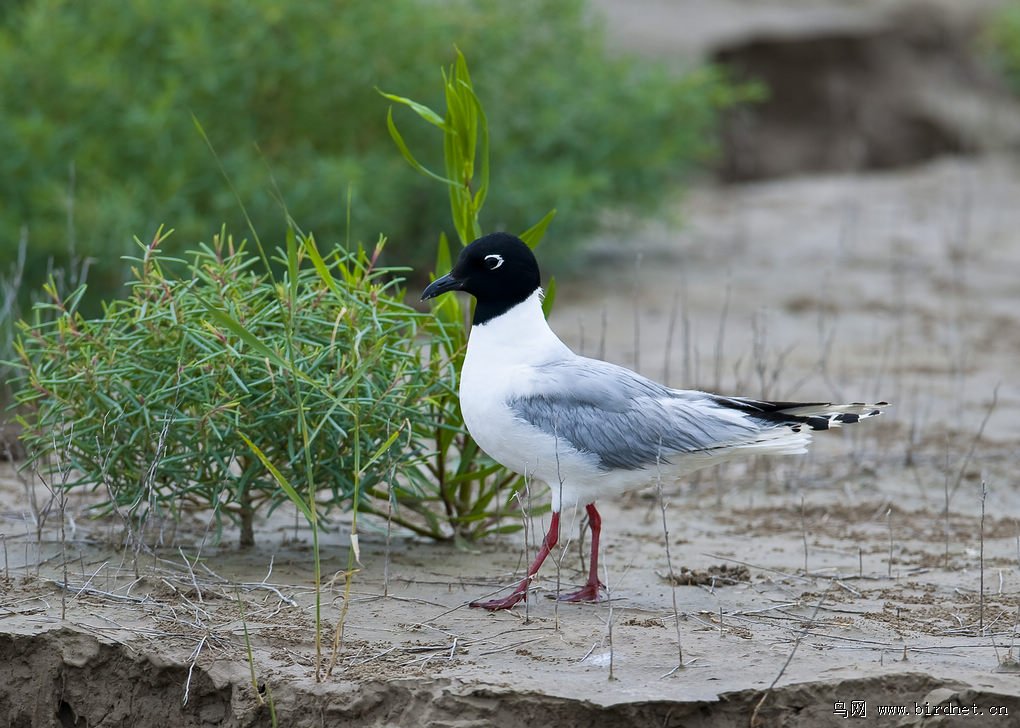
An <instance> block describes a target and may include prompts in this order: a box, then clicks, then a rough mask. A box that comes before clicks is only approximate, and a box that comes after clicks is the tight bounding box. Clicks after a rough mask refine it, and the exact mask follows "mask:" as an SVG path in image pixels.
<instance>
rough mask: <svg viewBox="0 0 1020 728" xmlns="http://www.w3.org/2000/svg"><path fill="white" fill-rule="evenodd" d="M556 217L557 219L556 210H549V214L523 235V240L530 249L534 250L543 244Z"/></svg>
mask: <svg viewBox="0 0 1020 728" xmlns="http://www.w3.org/2000/svg"><path fill="white" fill-rule="evenodd" d="M554 217H556V210H555V208H554V209H552V210H549V212H547V213H545V217H543V218H542V219H541V220H539V221H538V222H536V223H535V224H534V225H532V226H531V227H529V228H528V229H527V230H525V231H524V232H523V233H521V240H523V241H524V243H525V244H526V245H527V246H528V247H529V248H531V249H532V250H534V249H535V247H537V246H538V244H539V243H540V242H542V238H543V237H545V231H546V229H547V228H548V227H549V223H551V222H552V221H553V218H554Z"/></svg>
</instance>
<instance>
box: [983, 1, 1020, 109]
mask: <svg viewBox="0 0 1020 728" xmlns="http://www.w3.org/2000/svg"><path fill="white" fill-rule="evenodd" d="M982 35H983V37H982V45H983V46H984V47H985V48H986V49H987V50H988V52H989V55H990V57H991V61H992V63H993V64H994V65H995V66H997V67H998V69H999V71H1000V72H1001V73H1002V74H1003V76H1004V77H1005V79H1006V81H1007V82H1008V83H1009V85H1010V87H1011V88H1012V89H1013V93H1017V94H1020V2H1015V1H1014V2H1009V3H1006V4H1005V5H1003V6H1002V7H1001V8H1000V9H999V10H998V11H996V12H995V13H994V14H993V15H992V18H991V20H990V22H989V23H988V25H987V26H986V27H985V31H984V33H983V34H982Z"/></svg>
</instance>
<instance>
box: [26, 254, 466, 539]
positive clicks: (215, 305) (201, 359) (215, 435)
mask: <svg viewBox="0 0 1020 728" xmlns="http://www.w3.org/2000/svg"><path fill="white" fill-rule="evenodd" d="M163 242H164V236H157V237H156V238H154V239H153V241H152V243H151V244H149V245H145V246H142V247H143V254H142V257H141V258H136V259H134V260H133V273H134V280H133V282H132V284H131V295H130V296H129V297H128V298H126V299H123V300H117V301H113V302H112V303H109V304H106V305H104V309H103V314H102V316H101V317H99V318H95V319H88V318H85V317H83V316H82V315H81V314H80V313H79V312H78V310H77V307H78V304H79V302H80V300H81V297H82V294H83V293H84V288H79V289H78V290H77V291H76V292H75V293H74V294H73V295H72V296H71V297H70V298H68V299H66V300H61V299H60V297H59V296H57V295H56V294H55V289H54V287H53V285H52V284H49V285H48V286H47V291H48V292H49V293H50V294H52V298H51V301H50V302H49V303H47V304H42V305H39V306H37V308H36V316H37V318H36V321H35V322H34V324H33V325H29V324H22V325H21V329H22V332H21V335H20V337H19V340H18V342H17V349H18V352H19V355H20V359H21V367H22V368H21V371H20V375H19V377H20V378H19V380H18V381H16V385H20V386H19V387H18V392H17V401H18V404H19V405H20V407H21V412H22V413H23V414H22V416H21V417H20V418H19V419H20V420H21V422H22V424H23V426H24V427H25V436H24V439H25V442H26V445H27V448H28V450H29V452H30V454H31V456H32V459H33V460H32V463H31V464H32V465H33V467H35V468H36V469H38V470H40V471H41V472H42V473H43V474H44V476H45V477H48V478H49V479H50V480H51V481H53V482H54V483H55V484H57V485H59V486H61V487H63V488H67V489H71V488H78V487H87V488H91V489H95V490H97V491H98V493H99V494H100V496H101V497H100V499H99V500H100V506H99V508H100V509H101V510H107V511H109V510H115V511H117V512H118V513H120V514H121V515H123V516H125V517H130V518H131V519H132V520H133V521H136V522H137V521H141V522H145V521H146V520H148V519H151V518H153V517H159V518H164V517H170V518H175V517H177V516H178V515H179V514H180V512H181V511H183V510H187V509H209V508H213V509H215V513H216V517H217V522H219V517H220V515H221V514H227V515H228V516H229V517H230V518H231V519H233V520H235V521H238V522H239V523H240V524H241V541H242V544H250V543H251V542H252V538H253V534H252V530H251V525H252V516H253V513H254V512H255V511H256V510H258V509H259V508H261V507H263V506H268V507H270V508H272V507H275V506H276V505H277V504H279V503H281V502H284V501H286V500H287V499H288V498H291V497H292V495H293V494H292V493H289V492H287V491H285V490H283V489H281V488H280V487H278V483H277V481H276V480H275V479H274V476H273V474H271V473H270V472H268V471H267V468H266V467H264V463H263V462H260V458H261V457H263V456H264V457H265V459H266V460H268V461H269V462H270V463H271V464H272V465H273V466H274V467H275V468H276V470H277V471H278V473H280V474H282V475H283V476H284V477H285V478H287V480H288V481H289V482H290V483H295V484H296V485H295V487H298V486H301V487H305V486H306V484H312V493H311V496H310V497H311V501H312V503H313V504H314V503H317V506H318V508H317V509H316V510H321V511H323V512H325V511H328V510H329V508H331V507H334V506H337V505H344V506H350V505H351V504H352V502H353V501H354V500H355V494H356V492H357V493H361V492H364V490H366V489H369V490H375V489H383V490H388V488H389V486H390V484H392V483H396V482H399V481H400V476H401V475H402V474H403V473H404V472H405V471H407V470H408V469H412V468H414V467H415V465H416V463H417V461H418V459H419V458H420V457H423V456H424V455H426V454H427V449H426V448H425V447H423V446H422V445H421V443H420V442H419V441H417V440H414V439H413V438H412V437H411V430H412V427H411V424H412V421H414V424H415V425H416V426H419V427H420V425H419V423H418V422H417V419H420V418H422V417H424V416H426V415H427V410H426V409H423V408H422V406H421V405H422V402H427V401H428V400H429V399H430V398H431V397H432V396H433V394H434V393H435V392H437V391H443V392H445V391H446V389H448V384H447V383H445V382H443V381H434V380H432V379H429V378H427V377H425V376H423V372H424V371H425V367H424V364H423V362H422V352H421V347H420V344H419V343H418V342H417V341H416V336H417V331H418V327H419V325H421V324H422V323H423V321H425V320H426V319H428V318H430V317H428V316H426V315H423V314H420V313H417V312H416V311H414V310H413V309H411V308H409V307H408V306H406V305H405V304H403V303H402V300H401V299H402V296H403V292H402V291H401V290H400V289H399V288H398V286H397V283H396V279H395V278H394V276H393V274H394V271H392V270H386V269H382V268H378V267H376V260H377V258H378V254H379V251H380V249H381V246H380V248H377V249H376V250H375V252H374V253H373V254H372V255H371V256H368V255H366V254H365V252H364V251H362V250H359V251H357V252H352V253H342V252H339V251H337V252H334V253H333V254H331V255H330V256H327V258H326V259H325V260H322V259H321V258H319V256H318V255H317V249H316V248H315V245H314V241H312V240H311V239H306V240H303V241H301V243H300V244H299V243H298V241H296V240H295V239H294V238H293V237H291V238H289V240H288V246H287V250H286V251H285V252H282V253H281V258H282V261H281V264H282V265H283V266H284V267H285V268H286V269H287V272H286V273H285V274H284V275H283V277H282V279H280V280H276V279H274V277H273V276H272V275H271V274H270V273H268V272H267V270H266V266H267V262H266V261H265V260H264V259H263V258H262V256H261V255H256V254H254V253H252V252H251V251H249V249H248V248H247V246H246V245H245V244H244V243H241V244H240V245H235V244H234V242H233V239H232V238H231V237H230V236H227V235H224V234H221V235H219V236H217V237H215V238H214V240H213V244H212V245H211V246H206V245H201V246H199V247H198V249H197V250H196V251H194V253H193V254H192V256H191V261H190V263H189V264H188V266H187V270H188V274H187V275H183V276H179V277H178V276H176V275H172V274H169V273H168V272H167V269H166V264H167V263H168V262H169V261H168V260H167V259H166V258H165V256H163V255H162V253H161V245H162V243H163ZM309 257H310V258H311V259H312V261H313V262H314V263H315V265H308V264H307V263H306V264H304V265H302V263H303V262H304V261H306V260H307V258H309ZM293 271H296V275H294V274H293V273H292V272H293ZM401 434H403V435H405V437H404V438H403V440H401V444H400V445H399V446H397V447H391V445H393V444H394V443H395V442H396V440H397V438H398V437H399V436H400V435H401ZM306 435H307V443H306V442H305V436H306ZM245 438H247V440H248V441H249V442H250V443H251V445H253V446H254V447H249V445H248V444H246V442H245ZM306 444H307V447H306ZM256 454H258V455H259V457H256ZM383 508H385V504H383Z"/></svg>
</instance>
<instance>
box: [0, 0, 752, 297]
mask: <svg viewBox="0 0 1020 728" xmlns="http://www.w3.org/2000/svg"><path fill="white" fill-rule="evenodd" d="M454 44H457V45H458V46H459V47H460V48H462V49H463V50H464V51H465V52H466V53H467V54H468V55H469V56H470V57H471V58H472V59H473V67H474V68H473V75H474V76H475V81H476V83H477V85H478V86H479V88H482V89H485V90H486V91H485V93H484V94H483V98H482V102H483V103H484V104H485V106H486V109H487V110H488V114H489V120H490V125H491V128H492V139H491V145H492V149H493V158H492V168H493V170H494V175H493V190H498V192H494V193H493V195H492V196H491V198H490V199H489V201H488V207H487V221H486V227H488V228H489V229H499V228H510V229H515V228H517V227H519V226H520V221H522V220H531V219H534V217H535V215H536V211H539V210H544V209H547V208H548V207H549V206H550V204H551V203H552V202H553V201H555V204H556V206H557V207H558V209H559V216H558V217H557V226H556V227H557V230H556V234H557V238H558V243H557V245H556V246H550V247H549V249H548V250H547V251H546V259H547V260H550V261H551V262H553V263H556V264H561V263H562V262H564V261H565V260H566V259H567V258H569V256H570V253H571V248H570V246H569V245H565V244H564V242H569V241H570V240H576V239H577V237H578V236H579V234H580V233H582V232H583V231H585V230H587V229H590V228H591V227H593V226H594V225H595V224H597V223H598V221H599V217H600V213H601V212H602V211H603V210H604V209H606V208H618V207H624V206H628V205H636V204H640V205H647V204H652V203H653V202H654V201H655V199H656V196H657V192H658V191H659V190H660V188H661V187H662V185H664V184H666V183H668V182H670V181H671V180H674V179H676V178H678V177H679V176H680V175H682V174H683V173H684V172H685V171H687V170H689V169H690V166H691V164H692V163H693V162H694V161H695V160H698V159H701V158H703V157H704V156H705V155H707V154H709V153H710V152H711V151H712V146H713V135H712V130H713V128H714V124H715V120H716V116H717V114H718V112H719V111H720V110H722V109H724V108H726V107H727V106H730V105H732V104H734V103H737V102H739V101H741V100H743V99H746V98H749V97H750V96H753V95H754V94H755V91H756V90H755V89H754V88H751V87H747V86H737V85H733V84H731V83H729V82H728V81H727V80H726V79H725V77H724V75H723V74H722V73H721V72H720V71H719V70H718V69H715V68H700V69H696V70H693V71H692V72H691V73H689V74H688V75H685V76H677V75H675V74H671V73H669V72H667V71H666V70H665V69H664V68H660V67H657V66H654V65H652V64H649V63H647V62H642V63H638V62H632V61H628V60H625V59H621V58H614V57H611V56H609V55H607V53H606V50H605V44H604V37H603V32H602V30H601V29H600V27H598V25H597V24H596V23H594V22H592V20H591V12H590V10H589V9H588V8H587V7H586V5H585V3H584V2H583V1H582V0H522V2H515V3H503V2H495V1H493V0H448V1H444V2H438V3H437V2H434V1H433V0H395V1H394V2H377V1H376V0H346V1H344V2H338V1H330V0H307V1H306V2H303V3H279V2H276V1H275V0H210V1H209V2H203V3H195V2H190V1H189V0H88V2H74V1H72V0H21V1H20V2H19V3H16V4H14V5H11V6H8V7H7V8H6V9H5V10H4V11H3V12H2V13H0V96H2V98H3V99H4V105H5V111H4V114H3V115H0V200H2V203H0V261H9V260H11V261H12V260H14V258H15V255H16V251H17V245H18V239H19V236H20V235H21V232H22V230H26V229H27V233H28V237H29V241H30V244H29V246H28V261H27V265H26V270H27V275H26V280H25V284H26V286H27V288H28V289H29V290H32V289H35V288H37V286H38V284H39V283H40V282H41V280H42V279H43V277H44V275H45V270H46V268H47V260H50V259H53V260H56V261H57V264H58V265H61V264H63V262H64V261H65V260H67V258H68V256H69V251H73V252H74V253H76V254H77V255H78V256H92V257H93V258H94V259H95V262H94V263H93V264H92V265H91V268H90V271H89V281H90V286H89V295H90V296H91V297H94V298H95V299H97V300H98V299H99V298H101V297H105V296H108V295H109V294H110V293H111V292H113V291H115V290H116V287H117V286H119V284H120V282H121V280H122V279H124V278H126V277H127V273H128V271H127V263H125V262H123V261H122V260H121V256H124V255H129V254H131V253H132V251H133V243H132V240H133V237H134V236H135V235H138V236H139V237H142V238H143V239H147V238H149V237H151V236H152V235H153V234H154V232H155V230H156V229H158V227H159V226H160V225H162V224H164V223H165V224H168V225H171V226H173V227H174V228H175V229H176V231H177V234H176V235H175V236H174V237H173V238H172V239H171V240H170V241H167V246H168V251H167V252H168V253H170V254H173V253H175V252H178V250H179V249H177V248H176V244H175V241H193V240H198V239H201V237H202V236H203V235H204V234H205V233H206V231H208V230H209V229H210V227H211V226H215V225H218V224H220V223H221V222H222V223H225V224H226V225H227V226H228V228H233V229H243V228H244V227H245V225H246V223H245V221H244V220H243V216H242V212H241V210H240V206H239V205H238V199H240V201H242V202H243V203H244V204H245V205H246V206H247V209H248V211H249V213H250V214H251V217H252V223H253V227H254V228H255V229H257V230H259V231H260V234H261V235H263V236H264V237H265V238H266V239H271V240H278V239H282V237H283V235H284V234H285V227H286V217H285V216H284V215H282V214H281V212H280V204H281V202H282V203H285V205H286V207H287V210H288V212H289V214H290V215H291V216H292V218H293V219H294V220H298V221H300V224H301V225H302V227H304V228H306V229H312V230H315V231H316V233H317V235H318V237H319V238H320V239H321V240H323V241H325V242H327V243H332V242H334V241H337V240H346V241H348V242H349V241H350V240H352V239H353V240H361V239H374V238H375V237H376V236H377V234H378V233H379V232H380V231H385V232H386V233H387V234H388V236H389V238H390V240H391V243H390V246H389V247H388V248H387V251H386V254H387V260H388V261H389V262H390V263H391V264H401V265H411V266H414V267H415V268H416V269H417V270H419V271H422V272H423V271H425V270H427V269H428V268H429V267H431V263H432V262H433V260H434V257H433V256H434V245H435V233H436V230H442V229H445V230H447V231H448V232H450V233H452V232H453V231H452V230H450V229H449V228H450V223H449V220H448V217H447V202H446V200H445V199H444V198H445V191H444V190H441V189H437V188H436V186H434V185H431V184H429V182H428V181H427V180H425V179H423V178H421V177H419V176H418V175H416V174H413V173H412V172H410V171H409V170H408V169H407V168H406V166H404V162H403V160H402V159H401V158H400V155H399V154H397V153H395V151H394V149H393V146H392V143H391V141H390V139H389V136H388V133H387V130H386V125H385V123H384V121H385V114H386V108H387V106H388V105H389V102H387V101H386V100H385V99H382V98H381V97H380V96H379V95H378V94H377V93H376V90H375V89H376V87H382V88H387V89H393V88H398V89H400V90H401V92H402V93H405V94H407V95H409V96H411V97H414V98H416V99H420V100H422V101H423V102H425V103H429V104H435V103H437V102H440V101H441V97H440V96H439V94H438V93H437V90H436V88H435V83H434V79H435V74H436V73H437V71H438V69H439V67H440V66H441V65H442V64H443V63H445V62H447V61H448V60H449V58H450V57H451V55H452V52H453V45H454ZM407 113H410V112H408V111H406V110H400V111H399V113H398V117H399V115H400V114H407ZM192 114H194V117H195V118H196V119H198V120H199V122H200V123H201V125H202V126H203V128H204V129H205V131H206V132H207V134H208V136H209V139H210V142H211V144H212V145H213V146H214V147H215V149H216V153H217V156H218V157H219V161H220V162H221V163H222V166H223V168H224V171H225V173H226V175H227V176H228V177H229V179H230V181H231V183H232V185H233V186H234V188H235V189H236V196H235V191H234V190H232V189H231V187H230V185H228V184H226V183H225V182H224V179H223V176H222V175H221V174H220V172H219V170H218V169H217V160H216V158H215V157H214V155H213V154H211V153H210V150H209V148H208V147H207V146H206V144H205V142H204V141H203V140H202V138H201V135H200V134H199V133H197V131H196V129H195V126H194V124H193V120H192ZM397 121H398V122H399V121H400V119H399V118H398V119H397ZM421 133H422V132H421V131H420V130H415V129H411V130H410V131H409V132H408V134H409V138H408V143H409V144H411V145H412V146H415V145H417V146H420V145H419V144H418V142H419V141H420V140H421V139H422V138H423V137H421V136H420V134H421ZM439 159H440V157H439V156H438V155H436V157H435V158H433V159H428V158H426V159H423V160H422V162H423V163H425V164H428V165H435V164H436V162H437V161H439ZM349 190H350V191H351V192H352V204H351V208H350V209H351V219H350V227H349V228H348V219H347V210H348V205H347V196H348V191H349ZM556 259H559V263H557V261H556Z"/></svg>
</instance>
